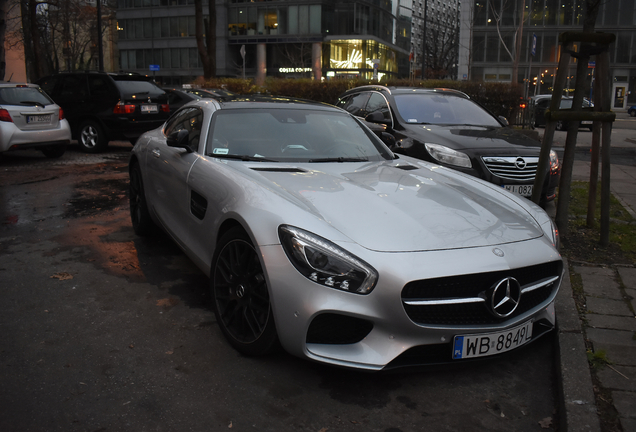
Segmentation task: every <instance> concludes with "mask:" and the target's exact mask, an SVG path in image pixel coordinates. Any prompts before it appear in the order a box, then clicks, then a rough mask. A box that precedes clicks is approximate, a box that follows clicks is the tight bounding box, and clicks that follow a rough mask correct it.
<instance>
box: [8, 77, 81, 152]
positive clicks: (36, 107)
mask: <svg viewBox="0 0 636 432" xmlns="http://www.w3.org/2000/svg"><path fill="white" fill-rule="evenodd" d="M70 142H71V128H70V126H69V124H68V121H67V120H66V119H64V112H63V111H62V108H60V107H59V106H58V105H56V104H55V102H53V100H52V99H51V98H50V97H49V96H48V95H47V94H46V93H45V92H44V91H43V90H42V89H41V88H40V87H39V86H38V85H36V84H15V83H0V153H3V152H5V151H8V150H17V149H25V148H33V147H36V148H37V149H38V150H41V151H42V153H44V155H45V156H47V157H50V158H57V157H60V156H62V155H63V154H64V152H65V151H66V146H67V145H68V144H69V143H70Z"/></svg>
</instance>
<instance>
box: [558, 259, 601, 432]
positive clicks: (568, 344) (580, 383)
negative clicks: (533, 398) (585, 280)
mask: <svg viewBox="0 0 636 432" xmlns="http://www.w3.org/2000/svg"><path fill="white" fill-rule="evenodd" d="M563 264H564V267H563V268H564V269H565V274H564V275H563V282H562V284H561V289H560V290H559V293H558V294H557V297H556V302H555V310H556V316H557V332H558V334H557V338H556V344H557V346H556V353H557V356H556V362H557V365H556V370H557V373H558V374H559V376H558V380H557V381H558V385H559V389H558V391H559V393H558V404H559V416H560V418H559V420H560V421H559V425H560V428H559V430H561V431H570V432H578V431H585V432H600V431H601V424H600V420H599V418H598V413H597V408H596V399H595V396H594V391H593V383H592V374H591V372H590V367H589V365H588V362H587V354H586V349H585V335H584V334H583V329H582V327H581V321H580V319H579V314H578V311H577V309H576V303H575V302H574V298H573V297H572V294H573V293H572V284H571V282H570V272H569V271H570V266H569V263H568V261H567V259H566V258H563Z"/></svg>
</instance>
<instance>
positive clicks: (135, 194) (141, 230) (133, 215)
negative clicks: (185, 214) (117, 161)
mask: <svg viewBox="0 0 636 432" xmlns="http://www.w3.org/2000/svg"><path fill="white" fill-rule="evenodd" d="M128 200H129V206H130V220H131V221H132V226H133V230H134V231H135V234H137V235H138V236H142V237H145V236H148V235H149V234H151V233H152V232H153V231H154V229H155V227H156V226H155V223H154V222H153V221H152V218H151V217H150V212H149V210H148V204H147V203H146V195H145V192H144V183H143V180H142V178H141V169H140V168H139V164H138V163H135V164H134V165H133V166H132V167H131V168H130V184H129V185H128Z"/></svg>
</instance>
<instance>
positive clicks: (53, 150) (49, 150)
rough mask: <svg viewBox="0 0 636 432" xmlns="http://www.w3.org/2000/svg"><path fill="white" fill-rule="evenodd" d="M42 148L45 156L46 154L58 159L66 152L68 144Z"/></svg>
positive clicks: (48, 156)
mask: <svg viewBox="0 0 636 432" xmlns="http://www.w3.org/2000/svg"><path fill="white" fill-rule="evenodd" d="M40 150H41V151H42V153H43V154H44V156H46V157H47V158H51V159H56V158H59V157H61V156H62V155H63V154H64V153H65V152H66V146H65V145H51V146H46V147H42V148H41V149H40Z"/></svg>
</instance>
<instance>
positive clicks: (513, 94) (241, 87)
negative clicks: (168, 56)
mask: <svg viewBox="0 0 636 432" xmlns="http://www.w3.org/2000/svg"><path fill="white" fill-rule="evenodd" d="M368 84H377V83H376V82H373V81H368V80H344V79H333V80H329V81H316V80H311V79H284V78H267V79H266V81H265V85H264V86H262V87H260V86H257V85H256V84H255V83H254V81H253V80H251V79H246V80H243V79H240V78H216V79H212V80H209V81H203V80H199V81H197V82H195V83H194V85H197V86H201V87H203V88H225V89H227V90H230V91H233V92H235V93H239V94H253V93H265V94H271V95H276V96H290V97H297V98H302V99H309V100H315V101H318V102H326V103H330V104H334V103H336V102H337V100H338V96H339V95H341V94H342V93H344V92H345V91H346V90H348V89H351V88H354V87H357V86H361V85H368ZM381 85H386V86H389V87H391V86H407V87H423V88H451V89H455V90H459V91H462V92H464V93H466V94H467V95H468V96H470V98H471V99H473V100H475V101H477V102H479V103H480V104H482V105H483V106H485V107H486V108H487V109H489V110H490V111H491V112H492V113H493V114H495V115H502V116H504V117H506V118H508V119H511V118H512V117H513V116H514V115H515V113H516V111H517V110H518V107H519V102H520V100H521V99H522V97H523V87H522V86H520V85H512V84H510V83H484V82H475V81H451V80H426V81H414V82H411V81H409V80H389V81H387V82H382V83H381Z"/></svg>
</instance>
